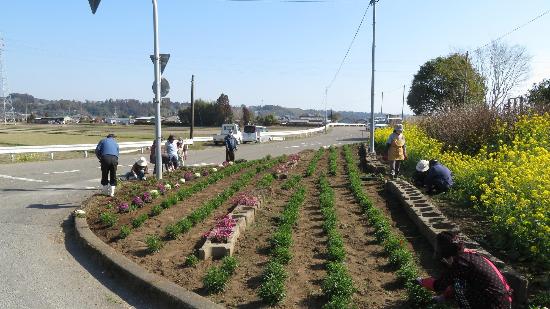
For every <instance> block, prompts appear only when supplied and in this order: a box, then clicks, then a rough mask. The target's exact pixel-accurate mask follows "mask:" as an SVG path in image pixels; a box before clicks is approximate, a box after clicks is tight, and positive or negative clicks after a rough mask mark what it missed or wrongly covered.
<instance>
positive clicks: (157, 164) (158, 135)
mask: <svg viewBox="0 0 550 309" xmlns="http://www.w3.org/2000/svg"><path fill="white" fill-rule="evenodd" d="M152 1H153V27H154V40H155V41H154V45H155V47H154V48H155V61H154V64H155V85H156V88H157V89H156V93H155V102H154V104H155V140H156V141H157V148H156V149H155V154H156V157H157V158H156V162H155V172H156V173H157V179H159V180H160V179H162V151H161V148H162V145H161V144H160V143H161V118H160V100H161V97H160V63H159V62H160V56H159V36H158V14H157V0H152Z"/></svg>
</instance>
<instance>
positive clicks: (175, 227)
mask: <svg viewBox="0 0 550 309" xmlns="http://www.w3.org/2000/svg"><path fill="white" fill-rule="evenodd" d="M164 231H165V232H166V236H168V238H170V239H177V238H178V236H179V235H180V234H181V228H180V226H179V224H177V223H175V224H169V225H168V226H167V227H166V229H165V230H164Z"/></svg>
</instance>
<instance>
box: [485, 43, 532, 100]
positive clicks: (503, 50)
mask: <svg viewBox="0 0 550 309" xmlns="http://www.w3.org/2000/svg"><path fill="white" fill-rule="evenodd" d="M530 61H531V56H530V55H529V54H528V53H527V51H526V49H525V47H523V46H520V45H513V46H510V45H508V44H506V43H503V42H499V41H493V42H492V43H491V44H490V45H488V46H487V47H484V48H481V49H477V50H475V58H474V63H475V64H476V68H477V71H478V72H479V73H480V74H481V76H482V77H483V78H484V80H485V86H486V89H487V93H486V95H485V100H486V102H487V104H489V105H490V106H491V107H498V106H500V105H501V104H502V103H503V102H504V101H505V100H506V99H507V98H508V95H509V94H510V92H511V91H512V90H513V89H514V88H516V87H517V86H518V85H520V84H521V83H522V82H524V81H526V80H527V78H528V76H529V72H530V64H529V63H530Z"/></svg>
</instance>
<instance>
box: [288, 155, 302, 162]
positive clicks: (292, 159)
mask: <svg viewBox="0 0 550 309" xmlns="http://www.w3.org/2000/svg"><path fill="white" fill-rule="evenodd" d="M299 160H300V155H299V154H297V153H295V154H291V155H289V156H288V163H289V164H296V163H298V161H299Z"/></svg>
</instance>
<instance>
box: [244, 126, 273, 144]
mask: <svg viewBox="0 0 550 309" xmlns="http://www.w3.org/2000/svg"><path fill="white" fill-rule="evenodd" d="M266 133H267V128H266V127H264V126H255V125H248V126H244V133H243V143H248V142H255V143H263V142H269V141H271V136H269V135H267V134H266Z"/></svg>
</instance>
